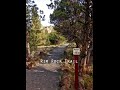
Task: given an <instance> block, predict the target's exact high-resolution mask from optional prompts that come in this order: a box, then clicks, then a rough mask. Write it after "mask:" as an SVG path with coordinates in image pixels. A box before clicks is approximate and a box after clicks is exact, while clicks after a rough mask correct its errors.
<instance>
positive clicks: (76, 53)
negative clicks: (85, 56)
mask: <svg viewBox="0 0 120 90" xmlns="http://www.w3.org/2000/svg"><path fill="white" fill-rule="evenodd" d="M73 55H74V60H75V62H78V56H79V55H80V48H73ZM78 70H79V69H78V63H75V90H78V87H79V81H78Z"/></svg>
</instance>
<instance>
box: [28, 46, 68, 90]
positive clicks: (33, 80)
mask: <svg viewBox="0 0 120 90" xmlns="http://www.w3.org/2000/svg"><path fill="white" fill-rule="evenodd" d="M66 46H67V44H66V45H61V46H59V47H55V48H54V49H53V50H52V51H51V52H50V53H49V55H48V56H47V57H45V58H44V60H48V61H49V62H51V60H52V59H53V60H60V59H61V58H62V56H63V54H64V50H65V47H66ZM59 68H60V65H59V64H56V63H49V64H47V63H45V64H40V65H39V66H38V67H36V68H35V69H32V70H26V90H58V84H59V76H60V73H59V71H58V70H59Z"/></svg>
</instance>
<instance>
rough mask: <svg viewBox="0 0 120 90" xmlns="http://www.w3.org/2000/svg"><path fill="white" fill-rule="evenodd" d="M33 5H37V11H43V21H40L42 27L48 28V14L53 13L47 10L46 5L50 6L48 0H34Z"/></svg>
mask: <svg viewBox="0 0 120 90" xmlns="http://www.w3.org/2000/svg"><path fill="white" fill-rule="evenodd" d="M34 1H35V3H36V4H37V6H38V8H39V10H43V11H44V15H45V21H41V23H42V25H43V26H50V25H51V24H50V18H49V15H50V13H52V12H53V10H51V9H48V7H47V5H46V4H50V0H34Z"/></svg>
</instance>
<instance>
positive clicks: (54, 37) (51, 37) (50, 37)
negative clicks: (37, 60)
mask: <svg viewBox="0 0 120 90" xmlns="http://www.w3.org/2000/svg"><path fill="white" fill-rule="evenodd" d="M58 39H59V38H58V36H57V34H56V33H50V34H49V35H48V40H49V41H50V44H57V43H58Z"/></svg>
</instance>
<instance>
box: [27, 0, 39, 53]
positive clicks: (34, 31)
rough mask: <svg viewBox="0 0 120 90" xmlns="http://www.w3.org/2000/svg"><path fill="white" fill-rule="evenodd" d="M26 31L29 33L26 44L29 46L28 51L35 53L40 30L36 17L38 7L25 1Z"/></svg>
mask: <svg viewBox="0 0 120 90" xmlns="http://www.w3.org/2000/svg"><path fill="white" fill-rule="evenodd" d="M26 24H27V26H26V27H27V28H26V30H27V31H29V36H28V38H27V39H28V40H27V41H28V43H29V44H30V51H31V52H32V51H35V50H36V49H37V45H38V43H39V40H40V38H39V33H40V29H41V22H40V18H39V15H38V7H37V6H36V4H35V3H34V1H33V0H32V1H31V0H27V1H26Z"/></svg>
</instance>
